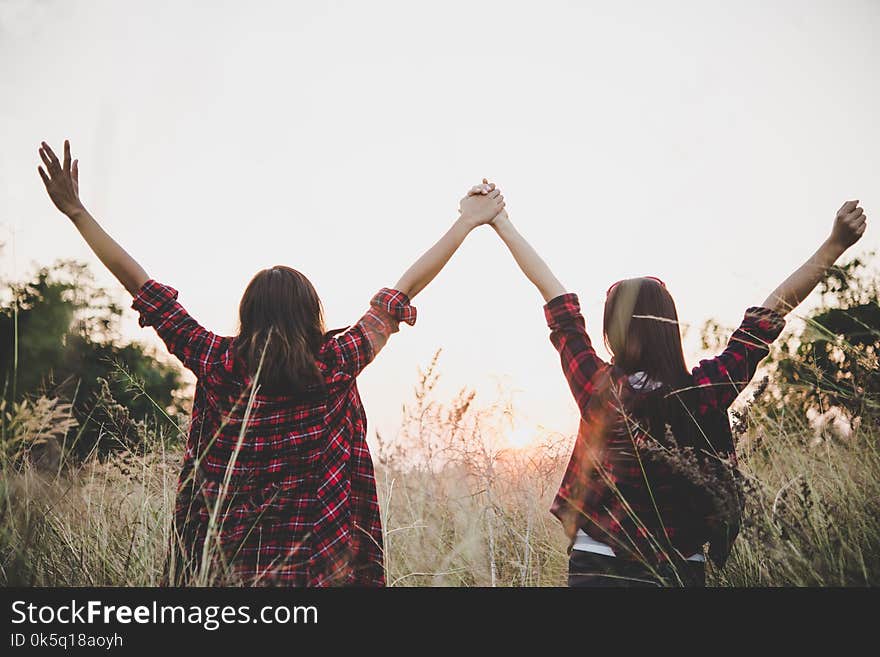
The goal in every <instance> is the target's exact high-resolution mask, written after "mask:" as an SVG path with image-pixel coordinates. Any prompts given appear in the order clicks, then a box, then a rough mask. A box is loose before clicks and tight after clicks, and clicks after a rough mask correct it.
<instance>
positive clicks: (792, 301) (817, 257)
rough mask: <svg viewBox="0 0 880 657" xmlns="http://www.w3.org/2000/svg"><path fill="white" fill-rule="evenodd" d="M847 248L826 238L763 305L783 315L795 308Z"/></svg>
mask: <svg viewBox="0 0 880 657" xmlns="http://www.w3.org/2000/svg"><path fill="white" fill-rule="evenodd" d="M845 250H846V247H845V246H841V245H840V244H838V243H836V242H835V241H833V240H832V239H830V238H829V239H827V240H825V242H824V243H823V244H822V246H820V247H819V250H818V251H816V253H814V254H813V255H812V256H811V257H810V259H809V260H807V261H806V262H805V263H804V264H802V265H801V266H800V267H799V268H798V269H797V270H796V271H795V272H794V273H793V274H791V276H789V277H788V278H786V279H785V281H783V282H782V284H781V285H780V286H779V287H777V288H776V289H775V290H774V291H773V292H772V293H771V294H770V296H769V297H767V299H766V300H765V301H764V303H763V306H764V307H765V308H770V309H771V310H775V311H776V312H778V313H780V314H782V315H785V314H787V313H789V312H790V311H792V310H794V308H795V307H796V306H798V305H799V304H800V303H801V302H802V301H803V300H804V299H806V298H807V296H808V295H809V294H810V292H812V291H813V289H814V288H815V287H816V285H818V284H819V281H821V280H822V279H823V278H824V277H825V274H826V273H827V272H828V269H829V268H830V267H831V266H832V265H833V264H834V263H835V262H836V261H837V259H838V258H839V257H840V256H841V255H842V254H843V252H844V251H845Z"/></svg>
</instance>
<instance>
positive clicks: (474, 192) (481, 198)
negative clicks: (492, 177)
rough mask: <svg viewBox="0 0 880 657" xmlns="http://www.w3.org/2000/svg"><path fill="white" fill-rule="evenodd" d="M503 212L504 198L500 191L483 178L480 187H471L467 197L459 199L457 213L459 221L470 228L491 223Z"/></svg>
mask: <svg viewBox="0 0 880 657" xmlns="http://www.w3.org/2000/svg"><path fill="white" fill-rule="evenodd" d="M502 210H504V196H502V195H501V190H499V189H495V185H494V184H491V183H489V182H488V181H487V180H486V179H485V178H483V184H482V185H475V186H474V187H471V189H470V190H469V191H468V193H467V195H466V196H465V197H464V198H463V199H461V204H460V205H459V209H458V211H459V213H460V214H461V217H460V218H461V220H462V221H464V222H466V223H467V224H468V225H470V226H471V227H476V226H481V225H483V224H488V223H491V221H492V220H493V219H494V218H495V217H496V216H497V215H498V213H499V212H501V211H502Z"/></svg>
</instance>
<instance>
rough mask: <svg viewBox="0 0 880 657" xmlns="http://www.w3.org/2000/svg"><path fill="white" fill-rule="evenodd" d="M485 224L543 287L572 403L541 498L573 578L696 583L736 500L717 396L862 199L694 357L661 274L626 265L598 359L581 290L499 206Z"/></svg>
mask: <svg viewBox="0 0 880 657" xmlns="http://www.w3.org/2000/svg"><path fill="white" fill-rule="evenodd" d="M485 182H486V181H485V180H484V183H485ZM485 189H486V187H483V186H478V187H475V188H474V189H472V190H471V192H470V193H472V194H475V195H480V194H484V193H485ZM491 224H492V226H493V227H494V228H495V230H496V232H497V233H498V235H499V236H500V237H501V239H502V240H503V241H504V243H505V244H506V245H507V247H508V248H509V249H510V252H511V253H512V254H513V257H514V259H515V260H516V262H517V264H518V265H519V266H520V268H521V269H522V271H523V273H524V274H525V275H526V277H527V278H528V279H529V280H530V281H531V282H532V283H533V284H534V285H535V286H536V287H537V288H538V290H539V291H540V293H541V295H542V296H543V297H544V301H545V302H546V305H545V306H544V312H545V316H546V319H547V323H548V325H549V327H550V340H551V341H552V343H553V345H554V346H555V347H556V349H557V350H558V351H559V354H560V358H561V364H562V369H563V372H564V374H565V377H566V379H567V380H568V384H569V387H570V388H571V392H572V394H573V395H574V398H575V401H576V402H577V405H578V408H579V410H580V414H581V421H580V427H579V430H578V434H577V439H576V441H575V445H574V450H573V453H572V456H571V460H570V462H569V464H568V468H567V469H566V472H565V475H564V477H563V481H562V485H561V486H560V488H559V492H558V494H557V495H556V498H555V500H554V503H553V507H552V509H551V511H552V513H553V514H554V515H556V516H557V517H558V518H559V520H560V521H561V522H562V525H563V527H564V529H565V532H566V534H567V536H568V538H569V539H570V541H571V543H570V547H571V551H570V560H569V585H570V586H638V585H643V586H656V585H658V584H666V585H702V584H703V583H704V581H705V572H704V560H705V559H704V554H703V553H704V546H705V545H706V544H707V543H708V545H709V548H708V555H709V557H710V558H711V559H712V560H713V562H715V563H716V564H718V565H719V566H720V565H723V563H724V561H725V559H726V558H727V555H728V553H729V551H730V547H731V544H732V542H733V540H734V538H735V537H736V534H737V532H738V529H739V520H740V514H741V511H742V507H741V504H742V498H741V491H740V487H739V486H738V472H737V470H736V461H735V452H734V444H733V437H732V434H731V429H730V422H729V419H728V416H727V409H728V408H729V407H730V405H731V403H732V402H733V401H734V399H735V398H736V397H737V395H738V394H739V393H740V391H742V389H743V388H744V387H745V386H746V385H747V384H748V383H749V381H750V380H751V379H752V377H753V376H754V374H755V369H756V367H757V366H758V363H759V361H761V359H763V358H764V357H765V356H766V355H767V354H768V352H769V345H770V343H771V342H773V341H774V340H775V339H776V338H777V337H778V336H779V334H780V332H781V331H782V328H783V326H784V324H785V320H784V316H785V315H786V314H787V313H788V312H789V311H791V310H792V309H793V308H794V307H795V306H797V305H798V304H800V303H801V301H803V300H804V298H805V297H806V296H807V295H808V294H809V293H810V292H811V291H812V290H813V288H814V287H815V286H816V285H817V284H818V282H819V281H820V280H821V279H822V278H823V276H824V275H825V273H826V272H827V270H828V268H829V267H831V266H832V265H833V264H834V262H835V261H836V260H837V259H838V258H839V257H840V256H841V255H842V254H843V252H844V251H845V250H846V249H848V248H849V247H850V246H852V245H853V244H854V243H855V242H856V241H857V240H859V238H861V236H862V234H863V233H864V232H865V227H866V225H867V224H866V217H865V214H864V212H863V210H862V208H860V207H858V201H848V202H846V203H844V204H843V206H842V207H841V208H840V210H839V211H838V213H837V216H836V218H835V220H834V225H833V228H832V230H831V234H830V236H829V237H828V238H827V239H826V240H825V241H824V242H823V243H822V245H821V246H820V247H819V249H818V251H816V253H815V254H813V256H811V257H810V258H809V259H808V260H807V261H806V262H805V263H804V264H803V265H802V266H801V267H800V268H799V269H798V270H797V271H795V272H794V273H793V274H792V275H791V276H789V277H788V278H787V279H786V280H785V281H784V282H783V283H782V284H781V285H779V287H778V288H776V290H775V291H774V292H773V293H771V294H770V296H769V297H767V299H766V300H765V301H764V303H763V304H761V305H760V306H753V307H751V308H748V309H747V310H746V312H745V317H744V319H743V321H742V324H741V325H740V326H739V328H738V329H737V330H736V331H735V332H734V334H733V336H732V337H731V339H730V342H729V343H728V345H727V348H726V349H725V350H724V351H723V352H722V353H721V354H720V355H719V356H717V357H716V358H712V359H708V360H703V361H701V362H700V364H699V365H698V366H697V367H695V368H693V369H688V367H687V365H686V364H685V360H684V355H683V352H682V346H681V335H680V333H679V326H678V314H677V312H676V308H675V302H674V301H673V299H672V295H671V294H670V293H669V290H667V289H666V285H665V284H664V283H663V281H661V280H660V279H658V278H655V277H653V276H645V277H640V278H631V279H627V280H623V281H618V282H617V283H615V284H613V285H612V286H611V287H610V288H609V289H608V291H607V293H606V299H605V313H604V321H603V334H604V338H605V343H606V345H607V347H608V350H609V351H610V353H611V354H612V355H613V358H612V360H611V362H610V363H606V362H604V361H603V360H602V359H600V358H599V357H598V355H597V354H596V352H595V350H594V349H593V346H592V344H591V342H590V338H589V336H588V335H587V332H586V328H585V323H584V317H583V315H581V311H580V305H579V302H578V297H577V295H576V294H573V293H569V292H567V291H566V289H565V288H564V287H563V286H562V284H561V283H560V282H559V280H558V279H557V278H556V277H555V276H554V275H553V273H552V272H551V271H550V268H549V267H548V266H547V264H546V263H545V262H544V261H543V260H542V259H541V258H540V256H538V254H537V253H536V252H535V250H534V249H533V248H532V246H531V245H530V244H529V243H528V242H527V241H526V240H525V239H524V238H523V237H522V235H520V233H519V232H518V231H517V230H516V228H515V227H514V226H513V224H512V223H511V221H510V218H509V217H508V215H507V211H506V210H502V211H501V212H500V213H499V215H498V216H497V217H496V218H495V219H494V220H493V221H492V222H491Z"/></svg>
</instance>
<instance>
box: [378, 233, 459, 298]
mask: <svg viewBox="0 0 880 657" xmlns="http://www.w3.org/2000/svg"><path fill="white" fill-rule="evenodd" d="M473 228H474V226H473V225H472V224H469V223H468V222H466V221H463V220H461V219H459V220H458V221H456V222H455V223H454V224H453V225H452V227H451V228H450V229H449V230H448V231H446V234H445V235H444V236H443V237H441V238H440V239H439V240H438V241H437V243H436V244H434V246H432V247H431V248H430V249H428V250H427V251H426V252H425V253H424V254H423V255H422V256H421V257H420V258H419V259H418V260H416V261H415V263H413V265H412V266H411V267H410V268H409V269H407V270H406V272H405V273H404V274H403V276H401V277H400V280H399V281H398V282H397V285H395V286H394V289H396V290H399V291H400V292H403V293H404V294H405V295H406V296H408V297H409V298H410V299H412V298H414V297H415V296H416V295H417V294H418V293H419V292H421V291H422V290H423V289H425V287H426V286H427V285H428V284H429V283H430V282H431V281H433V280H434V277H435V276H437V274H439V273H440V270H441V269H443V267H444V266H445V265H446V263H447V262H449V259H450V258H451V257H452V255H453V254H454V253H455V252H456V250H457V249H458V247H460V246H461V244H462V242H464V240H465V238H466V237H467V236H468V233H470V232H471V230H473Z"/></svg>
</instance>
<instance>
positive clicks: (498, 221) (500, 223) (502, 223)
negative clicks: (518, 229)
mask: <svg viewBox="0 0 880 657" xmlns="http://www.w3.org/2000/svg"><path fill="white" fill-rule="evenodd" d="M491 226H492V228H493V229H495V232H496V233H498V235H499V237H502V238H503V237H505V236H507V235H510V233H512V232H513V230H514V229H513V223H511V221H510V218H509V217H496V218H495V219H493V220H492V224H491Z"/></svg>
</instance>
